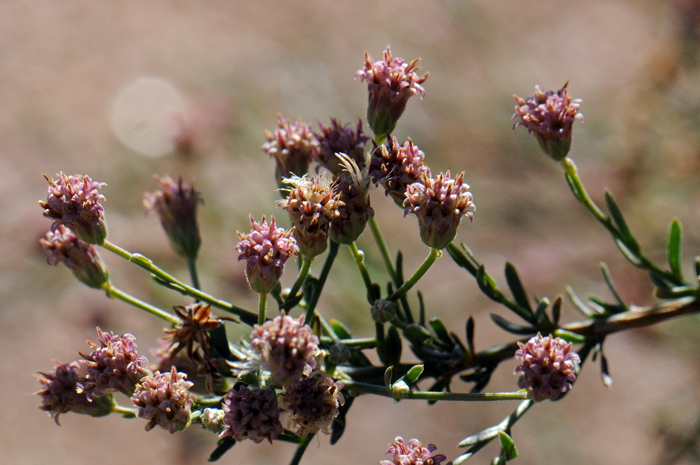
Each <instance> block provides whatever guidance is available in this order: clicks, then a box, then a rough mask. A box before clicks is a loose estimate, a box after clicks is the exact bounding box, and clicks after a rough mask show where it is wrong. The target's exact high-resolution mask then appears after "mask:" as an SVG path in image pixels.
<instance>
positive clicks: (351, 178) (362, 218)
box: [331, 153, 374, 244]
mask: <svg viewBox="0 0 700 465" xmlns="http://www.w3.org/2000/svg"><path fill="white" fill-rule="evenodd" d="M336 157H337V159H338V160H340V163H341V166H343V167H344V171H342V172H341V173H339V174H338V175H336V177H335V179H336V184H335V185H336V191H337V192H338V193H339V194H340V201H341V202H342V203H343V205H341V206H340V208H338V218H336V219H335V220H333V222H331V239H333V240H334V241H335V242H338V243H339V244H350V243H352V242H354V241H355V240H357V238H358V237H360V235H361V234H362V233H363V232H364V230H365V226H366V225H367V221H369V218H370V217H372V216H374V209H373V208H372V207H371V206H370V202H369V188H370V185H371V181H370V178H369V176H368V174H367V169H361V168H360V167H359V166H358V165H357V163H355V160H353V159H352V158H350V157H348V156H347V155H345V154H344V153H337V154H336Z"/></svg>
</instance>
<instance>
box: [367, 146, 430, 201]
mask: <svg viewBox="0 0 700 465" xmlns="http://www.w3.org/2000/svg"><path fill="white" fill-rule="evenodd" d="M387 144H388V146H384V145H380V146H379V147H377V148H376V149H375V150H374V153H373V154H372V159H371V161H370V168H369V175H370V176H371V177H372V182H373V183H374V184H375V185H379V184H381V185H382V187H384V193H385V194H386V195H390V196H391V198H392V199H393V200H394V202H395V203H396V205H398V206H400V207H403V202H404V200H405V199H406V189H407V188H408V186H409V185H411V184H413V183H414V182H417V181H418V180H419V179H420V177H421V175H422V174H423V173H426V172H429V169H428V166H427V165H426V164H425V163H424V162H423V159H424V158H425V154H424V153H423V152H422V151H420V150H419V149H418V146H417V145H414V144H413V141H412V140H411V139H410V138H409V139H408V140H407V141H406V142H404V143H403V144H401V145H399V142H398V141H397V140H396V138H395V137H391V138H389V140H388V141H387Z"/></svg>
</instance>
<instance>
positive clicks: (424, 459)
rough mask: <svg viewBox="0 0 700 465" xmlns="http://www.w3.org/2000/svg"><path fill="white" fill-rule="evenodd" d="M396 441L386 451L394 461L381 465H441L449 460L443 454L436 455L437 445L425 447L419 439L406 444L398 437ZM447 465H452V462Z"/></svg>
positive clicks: (384, 462) (386, 461)
mask: <svg viewBox="0 0 700 465" xmlns="http://www.w3.org/2000/svg"><path fill="white" fill-rule="evenodd" d="M394 441H395V442H392V443H391V444H389V449H388V450H387V451H386V453H387V454H392V455H393V457H392V459H391V460H382V461H381V462H379V463H380V465H440V464H442V463H443V462H444V461H445V460H447V457H445V456H444V455H443V454H435V451H436V450H437V447H435V444H428V445H427V446H424V445H423V444H422V443H421V442H420V441H419V440H418V439H411V440H409V441H408V442H406V441H404V439H403V438H402V437H401V436H397V437H396V439H394ZM445 465H452V462H447V463H445Z"/></svg>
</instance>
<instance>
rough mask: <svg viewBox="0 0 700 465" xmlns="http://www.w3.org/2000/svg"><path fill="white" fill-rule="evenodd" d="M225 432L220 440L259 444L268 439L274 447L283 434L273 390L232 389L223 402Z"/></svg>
mask: <svg viewBox="0 0 700 465" xmlns="http://www.w3.org/2000/svg"><path fill="white" fill-rule="evenodd" d="M223 409H224V413H225V415H224V420H223V421H224V430H223V432H222V433H221V435H220V437H222V438H223V437H233V438H234V439H236V441H243V440H244V439H246V438H247V439H250V440H251V441H253V442H255V443H260V442H262V441H263V440H264V439H267V440H268V441H270V443H272V440H273V439H277V438H278V437H279V435H280V434H282V433H284V428H283V427H282V423H280V420H279V416H280V411H279V407H278V406H277V395H276V394H275V390H274V389H271V388H259V387H253V388H249V387H248V386H240V387H239V388H238V390H236V389H234V388H231V389H230V390H229V391H228V395H227V396H226V397H225V398H224V405H223Z"/></svg>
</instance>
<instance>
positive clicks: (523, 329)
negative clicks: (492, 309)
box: [490, 313, 537, 336]
mask: <svg viewBox="0 0 700 465" xmlns="http://www.w3.org/2000/svg"><path fill="white" fill-rule="evenodd" d="M490 316H491V319H492V320H493V322H494V323H496V324H497V325H498V326H499V327H501V328H502V329H504V330H506V331H508V332H509V333H513V334H518V335H525V336H527V335H530V334H535V333H536V332H537V329H535V328H533V327H532V326H521V325H519V324H515V323H512V322H510V321H508V320H506V319H505V318H503V317H502V316H500V315H496V314H495V313H492V314H491V315H490Z"/></svg>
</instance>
